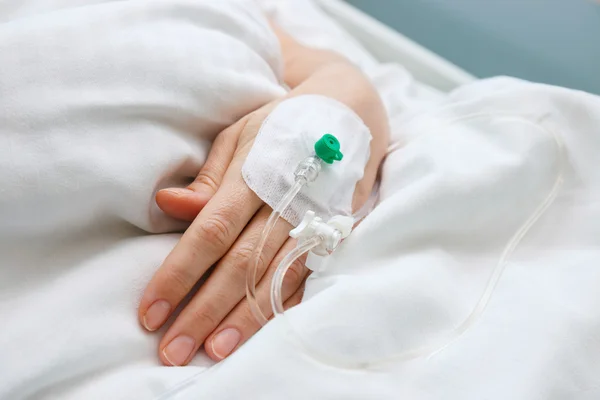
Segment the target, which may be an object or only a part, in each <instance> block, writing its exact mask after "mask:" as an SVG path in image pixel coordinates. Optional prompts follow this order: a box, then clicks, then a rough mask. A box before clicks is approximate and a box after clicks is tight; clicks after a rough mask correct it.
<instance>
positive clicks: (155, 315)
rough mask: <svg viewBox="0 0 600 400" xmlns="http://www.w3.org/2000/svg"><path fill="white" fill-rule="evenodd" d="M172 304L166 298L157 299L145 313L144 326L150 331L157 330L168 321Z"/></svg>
mask: <svg viewBox="0 0 600 400" xmlns="http://www.w3.org/2000/svg"><path fill="white" fill-rule="evenodd" d="M170 312H171V305H170V304H169V303H167V301H166V300H158V301H155V302H154V303H153V304H152V305H151V306H150V308H148V311H146V314H145V315H144V321H143V322H144V327H145V328H146V329H148V330H149V331H150V332H152V331H155V330H157V329H158V328H160V326H161V325H162V324H163V323H164V322H165V321H166V319H167V317H168V316H169V313H170Z"/></svg>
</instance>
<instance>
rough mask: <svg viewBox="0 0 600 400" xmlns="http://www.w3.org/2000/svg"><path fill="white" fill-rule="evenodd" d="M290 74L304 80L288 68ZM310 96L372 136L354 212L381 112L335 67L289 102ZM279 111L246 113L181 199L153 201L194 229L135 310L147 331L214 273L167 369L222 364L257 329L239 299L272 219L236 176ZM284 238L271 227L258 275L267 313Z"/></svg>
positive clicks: (169, 193)
mask: <svg viewBox="0 0 600 400" xmlns="http://www.w3.org/2000/svg"><path fill="white" fill-rule="evenodd" d="M304 49H305V48H303V50H304ZM319 54H320V55H322V53H319ZM302 59H303V58H301V59H300V60H302ZM288 70H291V71H294V70H295V71H302V69H301V68H300V69H298V68H296V69H294V66H289V68H288ZM290 81H293V80H290ZM340 81H341V82H340ZM340 83H342V84H340ZM307 93H314V94H322V95H326V96H330V97H332V98H335V99H337V100H338V101H341V102H343V103H344V104H346V105H348V106H349V107H351V108H353V109H354V111H355V112H357V114H358V115H359V116H361V118H362V119H363V121H364V122H365V123H366V124H367V126H369V128H370V129H371V132H372V135H373V141H372V142H371V158H370V160H369V162H368V164H367V167H366V169H365V175H364V178H363V179H362V180H361V181H360V182H359V183H358V184H357V186H356V190H355V196H354V202H353V206H354V207H355V208H357V207H358V206H360V205H361V204H362V203H363V202H364V201H366V199H367V198H368V196H369V194H370V192H371V188H372V186H373V183H374V181H375V178H376V174H377V169H378V167H379V164H380V162H381V160H382V159H383V155H384V153H385V147H386V146H387V124H386V123H385V121H387V117H386V115H385V111H384V109H383V105H382V104H381V101H380V99H379V97H378V95H377V93H376V92H375V90H374V89H373V88H372V86H371V84H370V83H369V82H368V81H367V80H366V78H364V76H362V74H361V73H360V72H359V71H357V70H356V69H355V68H354V67H352V66H351V65H349V64H347V63H340V61H339V58H337V57H336V61H335V62H334V63H330V64H327V65H325V66H323V65H319V66H318V67H317V68H316V70H315V72H314V73H313V74H311V75H309V76H308V77H307V78H306V79H305V80H304V81H302V83H299V84H298V85H297V86H296V87H294V89H293V90H292V92H291V93H290V94H289V95H288V97H290V96H295V95H299V94H307ZM276 104H277V102H273V103H271V104H269V105H267V106H265V107H263V108H261V109H260V110H258V111H255V112H253V113H252V114H250V115H248V116H246V117H245V118H243V119H242V120H240V121H239V122H237V123H236V124H234V125H232V126H231V127H229V128H227V129H225V130H224V131H223V132H221V133H220V134H219V135H218V137H217V139H216V140H215V142H214V144H213V148H212V149H211V151H210V154H209V157H208V159H207V161H206V163H205V165H204V166H203V167H202V169H201V171H200V173H199V174H198V177H197V178H196V180H195V181H194V183H192V184H191V185H190V186H189V187H188V188H187V189H166V190H163V191H160V192H159V193H158V194H157V203H158V204H159V206H160V207H161V208H162V209H163V211H165V212H166V213H167V214H170V215H172V216H174V217H177V218H180V219H184V220H192V219H193V223H192V224H191V225H190V227H189V228H188V230H187V231H186V232H185V234H184V235H183V236H182V238H181V240H180V242H179V243H178V244H177V245H176V247H175V248H174V249H173V251H172V252H171V253H170V254H169V256H168V257H167V258H166V260H165V261H164V263H163V265H162V266H161V267H160V269H159V270H158V271H157V273H156V274H155V276H154V277H153V278H152V280H151V282H150V283H149V285H148V287H147V289H146V291H145V293H144V296H143V298H142V301H141V303H140V306H139V318H140V321H141V323H142V325H143V326H144V327H145V328H146V329H148V330H149V331H154V330H156V329H158V328H160V327H161V326H162V325H163V324H164V322H165V321H166V319H167V318H168V317H169V316H170V315H171V313H173V311H174V310H175V308H176V307H177V306H178V305H179V304H180V303H181V302H182V300H184V298H185V297H186V296H187V295H188V294H189V293H190V291H192V289H193V288H194V286H195V285H196V283H197V282H198V281H199V280H200V278H201V277H202V276H203V275H204V274H205V273H206V272H207V271H208V270H209V268H210V267H211V266H212V265H213V264H215V263H216V266H215V269H214V271H213V272H212V274H211V275H210V277H209V278H208V280H207V281H206V282H205V283H204V284H203V285H202V286H201V287H200V289H199V290H198V292H197V293H196V294H195V295H194V296H193V297H192V298H191V300H190V301H189V303H188V304H187V305H186V306H185V308H183V310H182V311H181V313H180V314H179V315H178V316H177V318H176V319H175V321H174V323H173V325H172V326H171V327H170V328H169V329H168V331H167V332H166V334H165V335H164V337H163V339H162V341H161V342H160V345H159V349H160V351H159V354H160V358H161V360H162V361H163V363H164V364H166V365H185V364H187V363H188V362H189V361H190V360H191V359H192V358H193V356H194V355H195V353H196V351H197V350H198V348H199V347H200V346H201V345H202V344H203V343H204V348H205V350H206V352H207V354H208V355H209V356H210V357H211V358H212V359H214V360H221V359H223V358H224V357H226V356H228V355H229V354H230V353H231V352H232V351H234V350H235V349H236V348H237V347H239V346H240V345H241V344H242V343H243V342H244V341H246V340H247V339H248V338H249V337H250V336H251V335H252V334H254V333H255V332H256V331H257V329H259V328H260V326H259V324H258V323H257V322H256V321H255V320H254V316H253V315H252V313H251V311H250V308H249V305H248V303H247V301H246V299H245V282H246V267H247V266H248V260H249V258H250V257H251V254H252V250H253V248H254V245H255V243H256V241H257V239H258V237H259V236H260V234H261V232H262V228H263V226H264V225H265V223H266V220H267V218H268V217H269V214H270V213H271V209H270V208H269V207H268V206H266V205H265V204H263V203H262V201H261V200H260V199H259V198H258V197H257V196H256V195H255V194H254V192H252V191H251V190H250V189H249V188H248V187H247V186H246V184H245V182H244V180H243V178H242V174H241V169H242V165H243V163H244V161H245V159H246V156H247V154H248V152H249V150H250V148H251V147H252V144H253V141H254V137H255V136H256V134H257V133H258V130H259V128H260V126H261V124H262V122H263V120H264V119H265V118H266V116H267V115H268V114H269V112H270V111H271V110H272V109H273V108H274V107H275V106H276ZM291 228H292V227H291V226H290V225H289V224H288V223H287V222H285V221H281V222H280V223H278V224H277V226H276V227H275V229H274V231H273V233H272V234H271V236H270V239H269V242H268V243H267V245H266V246H265V249H264V251H263V254H262V257H261V260H260V263H259V274H260V273H261V272H262V271H264V270H267V273H266V275H265V276H266V277H267V279H263V280H262V281H261V282H260V283H259V284H258V288H257V298H258V300H259V304H261V309H262V310H264V311H267V310H270V307H269V293H268V292H269V288H268V284H267V283H268V282H270V278H269V275H272V273H273V272H274V269H275V268H276V266H277V265H278V264H279V262H280V261H281V259H282V258H283V257H284V256H285V255H286V254H287V253H289V252H290V251H291V250H292V249H293V248H294V247H295V243H294V242H293V241H292V240H290V239H288V233H289V230H290V229H291ZM306 275H307V270H306V268H305V267H304V265H303V264H302V262H298V263H297V264H296V265H293V266H292V268H291V269H290V271H289V272H288V274H287V275H286V279H285V281H284V286H283V297H284V298H285V299H287V301H286V303H287V305H288V306H289V305H293V304H295V303H298V302H299V301H300V299H301V297H302V290H303V289H302V283H303V281H304V278H305V277H306ZM265 282H267V283H265Z"/></svg>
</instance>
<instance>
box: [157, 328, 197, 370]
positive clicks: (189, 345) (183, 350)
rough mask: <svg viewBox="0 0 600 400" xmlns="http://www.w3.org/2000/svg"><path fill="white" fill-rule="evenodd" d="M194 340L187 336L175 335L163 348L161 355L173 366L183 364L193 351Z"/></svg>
mask: <svg viewBox="0 0 600 400" xmlns="http://www.w3.org/2000/svg"><path fill="white" fill-rule="evenodd" d="M195 346H196V341H195V340H194V339H193V338H191V337H189V336H184V335H181V336H177V337H176V338H175V339H173V340H172V341H171V343H169V344H168V345H167V347H165V349H164V350H163V356H165V358H166V359H167V361H168V362H169V364H171V365H173V366H179V365H183V364H184V363H185V362H186V360H187V359H188V358H189V357H190V355H191V354H192V351H194V347H195Z"/></svg>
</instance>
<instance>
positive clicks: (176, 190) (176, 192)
mask: <svg viewBox="0 0 600 400" xmlns="http://www.w3.org/2000/svg"><path fill="white" fill-rule="evenodd" d="M161 192H168V193H171V194H173V195H175V196H183V195H186V194H190V193H194V191H193V190H190V189H185V188H169V189H162V190H161Z"/></svg>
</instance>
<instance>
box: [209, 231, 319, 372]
mask: <svg viewBox="0 0 600 400" xmlns="http://www.w3.org/2000/svg"><path fill="white" fill-rule="evenodd" d="M294 247H295V241H293V240H288V241H287V242H286V244H285V245H284V246H283V247H282V248H281V250H280V251H279V253H278V255H277V257H275V259H274V260H273V262H272V263H271V266H270V267H269V271H268V272H267V274H266V275H265V277H264V278H263V279H262V280H261V282H260V283H259V285H258V288H257V295H256V298H257V301H258V303H259V307H260V309H261V310H262V311H263V313H264V314H265V316H266V317H267V318H270V317H271V316H272V315H273V311H272V309H271V296H270V290H271V280H272V277H273V273H274V272H275V269H276V267H277V265H279V263H280V262H281V260H282V259H283V257H285V256H286V255H287V254H288V253H289V252H290V251H292V250H293V249H294ZM305 261H306V256H304V257H301V258H300V259H298V260H297V261H296V262H294V264H292V266H291V267H290V269H289V270H288V273H287V274H286V276H285V278H284V281H283V286H282V290H281V292H282V298H283V299H284V302H285V303H284V304H287V305H290V304H294V302H295V301H296V300H297V301H299V299H297V297H298V296H300V298H301V296H302V293H303V289H302V290H300V293H299V289H300V288H301V287H302V286H303V283H304V280H305V278H306V277H307V276H308V269H307V268H306V267H305V266H304V263H305ZM294 296H296V297H294ZM292 297H294V299H292ZM290 299H292V300H290ZM260 328H261V326H260V324H259V323H258V322H257V321H256V319H255V318H254V315H253V313H252V310H251V309H250V305H249V303H248V299H243V300H242V301H241V302H240V303H239V304H238V305H237V306H236V307H235V309H234V310H233V311H232V312H231V313H229V315H227V317H226V318H225V319H224V320H223V322H221V323H220V324H219V326H218V327H217V328H216V329H215V330H214V332H213V333H212V334H211V335H210V336H209V337H208V339H207V340H206V342H205V345H204V349H205V350H206V353H207V354H208V356H209V357H210V358H212V359H213V360H215V361H220V360H222V359H223V358H225V357H227V356H229V354H231V353H232V352H234V351H235V350H236V349H237V348H239V347H240V346H241V345H242V344H243V343H244V342H246V341H247V340H248V339H249V338H250V337H252V335H254V334H255V333H256V332H257V331H258V330H259V329H260Z"/></svg>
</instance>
